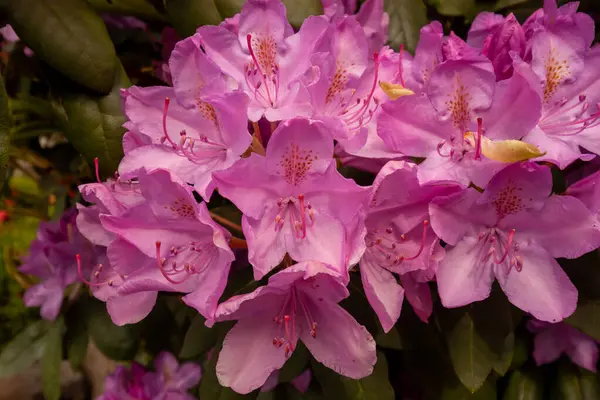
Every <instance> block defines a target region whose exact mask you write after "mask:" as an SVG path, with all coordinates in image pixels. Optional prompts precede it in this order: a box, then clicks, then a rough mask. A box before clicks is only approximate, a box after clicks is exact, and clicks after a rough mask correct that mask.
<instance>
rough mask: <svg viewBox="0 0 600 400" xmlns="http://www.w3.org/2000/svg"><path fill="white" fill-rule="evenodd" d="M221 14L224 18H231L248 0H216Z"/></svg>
mask: <svg viewBox="0 0 600 400" xmlns="http://www.w3.org/2000/svg"><path fill="white" fill-rule="evenodd" d="M214 1H215V6H216V7H217V10H218V11H219V14H220V15H221V16H222V17H223V18H231V17H233V16H234V15H235V14H237V13H239V12H240V11H241V9H242V6H243V5H244V3H246V0H214Z"/></svg>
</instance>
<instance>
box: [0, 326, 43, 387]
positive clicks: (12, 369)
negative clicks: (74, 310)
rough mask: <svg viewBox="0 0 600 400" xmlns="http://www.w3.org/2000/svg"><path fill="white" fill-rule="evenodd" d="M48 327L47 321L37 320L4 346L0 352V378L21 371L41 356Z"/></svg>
mask: <svg viewBox="0 0 600 400" xmlns="http://www.w3.org/2000/svg"><path fill="white" fill-rule="evenodd" d="M49 328H50V324H49V323H48V322H47V321H38V322H36V323H34V324H31V325H29V326H28V327H27V328H26V329H25V330H24V331H23V332H21V333H19V334H18V335H17V336H16V337H15V338H14V339H13V340H12V341H10V342H9V343H8V344H7V345H6V346H5V347H4V349H3V350H2V353H0V378H4V377H7V376H10V375H13V374H16V373H18V372H21V371H23V370H24V369H26V368H28V367H29V366H30V365H31V364H33V363H34V362H35V361H37V360H39V359H40V358H41V357H42V355H43V354H44V348H45V347H46V336H45V335H46V333H47V332H48V329H49ZM25 349H26V351H25Z"/></svg>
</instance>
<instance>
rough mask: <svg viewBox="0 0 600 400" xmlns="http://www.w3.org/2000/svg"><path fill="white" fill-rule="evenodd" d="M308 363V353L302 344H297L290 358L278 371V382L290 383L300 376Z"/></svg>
mask: <svg viewBox="0 0 600 400" xmlns="http://www.w3.org/2000/svg"><path fill="white" fill-rule="evenodd" d="M309 362H310V353H309V352H308V349H307V348H306V346H305V345H304V343H302V342H298V344H297V345H296V349H295V350H294V352H293V353H292V355H291V357H290V358H289V359H288V360H287V361H286V362H285V364H284V365H283V367H282V368H281V370H280V371H279V382H290V381H292V380H293V379H294V378H296V377H297V376H298V375H300V374H301V373H302V372H304V370H306V367H307V365H308V363H309Z"/></svg>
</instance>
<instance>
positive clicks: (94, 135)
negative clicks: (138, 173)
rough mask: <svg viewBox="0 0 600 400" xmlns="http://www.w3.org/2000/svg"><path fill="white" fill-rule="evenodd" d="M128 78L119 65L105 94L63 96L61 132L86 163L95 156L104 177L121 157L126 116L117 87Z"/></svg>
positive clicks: (115, 168)
mask: <svg viewBox="0 0 600 400" xmlns="http://www.w3.org/2000/svg"><path fill="white" fill-rule="evenodd" d="M127 86H129V79H128V78H127V75H126V74H125V71H124V70H123V67H122V66H121V65H120V64H119V73H118V74H117V75H116V78H115V81H114V82H113V86H112V90H111V91H110V93H109V94H108V95H106V96H95V95H91V94H88V93H83V92H75V91H72V92H69V93H67V94H65V96H64V97H63V108H64V111H65V114H66V120H65V121H63V123H64V125H65V126H64V131H65V134H66V135H67V138H68V139H69V142H71V144H72V145H73V146H74V147H75V149H77V151H79V152H80V153H82V154H83V155H84V156H85V157H86V159H87V160H88V162H90V163H91V162H92V161H93V159H94V158H95V157H98V159H99V162H100V171H101V173H102V175H103V176H112V174H113V173H114V172H115V171H116V170H117V167H118V166H119V162H120V161H121V158H122V157H123V148H122V144H121V139H122V137H123V134H124V133H125V129H124V128H123V127H122V125H123V123H124V122H125V117H124V115H123V112H122V111H121V97H120V90H121V89H122V88H125V87H127Z"/></svg>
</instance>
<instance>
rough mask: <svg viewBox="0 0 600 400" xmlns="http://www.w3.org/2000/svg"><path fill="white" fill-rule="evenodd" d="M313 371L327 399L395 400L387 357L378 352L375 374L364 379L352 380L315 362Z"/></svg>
mask: <svg viewBox="0 0 600 400" xmlns="http://www.w3.org/2000/svg"><path fill="white" fill-rule="evenodd" d="M311 364H312V370H313V373H314V374H315V378H316V379H317V380H318V381H319V384H320V385H321V387H322V388H323V394H324V397H325V398H327V399H354V400H371V399H372V400H393V399H394V389H393V388H392V386H391V385H390V381H389V379H388V365H387V360H386V359H385V355H384V354H383V353H382V352H377V364H375V369H374V370H373V373H372V374H371V375H369V376H367V377H365V378H363V379H358V380H355V379H350V378H346V377H343V376H341V375H338V374H337V373H336V372H335V371H333V370H331V369H329V368H327V367H326V366H324V365H323V364H321V363H319V362H317V361H315V360H313V361H312V363H311Z"/></svg>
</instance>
